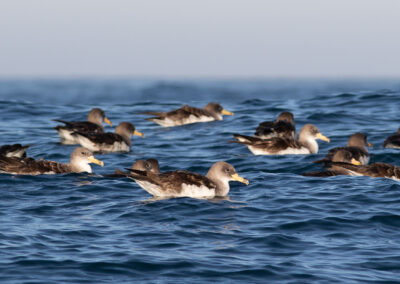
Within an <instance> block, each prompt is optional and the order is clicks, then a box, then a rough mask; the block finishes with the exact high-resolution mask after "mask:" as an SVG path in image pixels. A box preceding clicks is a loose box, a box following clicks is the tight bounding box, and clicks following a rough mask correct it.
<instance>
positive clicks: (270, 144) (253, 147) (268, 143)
mask: <svg viewBox="0 0 400 284" xmlns="http://www.w3.org/2000/svg"><path fill="white" fill-rule="evenodd" d="M233 136H234V137H235V138H236V139H237V140H238V141H232V142H235V143H240V144H244V145H246V146H247V147H248V148H249V150H250V151H251V152H252V153H253V154H254V155H288V154H315V153H318V149H319V147H318V143H317V142H316V141H315V140H316V139H320V140H323V141H326V142H330V140H329V138H327V137H325V136H324V135H322V133H321V132H320V131H319V130H318V128H317V127H316V126H315V125H313V124H306V125H304V126H303V128H302V129H301V130H300V134H299V139H298V140H295V139H292V138H287V137H273V138H270V139H266V140H263V139H261V138H256V137H251V136H245V135H240V134H234V135H233Z"/></svg>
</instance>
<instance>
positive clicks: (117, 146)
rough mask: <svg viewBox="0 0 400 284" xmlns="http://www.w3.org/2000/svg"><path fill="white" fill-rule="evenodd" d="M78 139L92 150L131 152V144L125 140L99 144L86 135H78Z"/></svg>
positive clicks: (83, 145)
mask: <svg viewBox="0 0 400 284" xmlns="http://www.w3.org/2000/svg"><path fill="white" fill-rule="evenodd" d="M76 140H77V141H78V143H79V144H81V145H82V147H85V148H86V149H88V150H90V151H92V152H129V151H130V150H131V149H130V146H129V145H127V144H126V143H125V142H114V143H113V144H111V145H110V144H98V143H94V142H92V141H91V140H90V139H88V138H87V137H85V136H82V135H79V134H78V135H76Z"/></svg>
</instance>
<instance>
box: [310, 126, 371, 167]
mask: <svg viewBox="0 0 400 284" xmlns="http://www.w3.org/2000/svg"><path fill="white" fill-rule="evenodd" d="M367 146H368V147H372V144H371V143H369V142H368V141H367V136H366V135H365V134H362V133H359V132H357V133H355V134H353V135H351V136H350V138H349V141H348V142H347V146H346V147H336V148H333V149H330V150H329V151H328V154H327V155H326V157H325V158H324V159H322V160H318V161H315V162H314V163H320V162H325V161H327V160H328V161H329V160H332V157H333V155H334V154H335V153H336V152H337V151H339V150H342V149H344V150H346V151H348V152H349V153H350V154H351V158H354V159H355V160H357V161H360V162H361V164H362V165H366V164H368V162H369V153H368V150H367Z"/></svg>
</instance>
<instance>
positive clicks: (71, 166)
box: [0, 147, 104, 175]
mask: <svg viewBox="0 0 400 284" xmlns="http://www.w3.org/2000/svg"><path fill="white" fill-rule="evenodd" d="M90 163H94V164H97V165H100V166H102V167H103V166H104V163H103V162H102V161H100V160H97V159H96V158H95V157H94V156H93V154H92V152H90V151H89V150H87V149H85V148H83V147H78V148H76V149H75V150H74V151H73V152H72V154H71V157H70V162H69V163H68V164H62V163H59V162H55V161H48V160H35V159H33V158H16V157H6V156H0V173H8V174H15V175H41V174H64V173H83V172H87V173H91V172H92V168H91V167H90V165H89V164H90Z"/></svg>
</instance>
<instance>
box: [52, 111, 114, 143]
mask: <svg viewBox="0 0 400 284" xmlns="http://www.w3.org/2000/svg"><path fill="white" fill-rule="evenodd" d="M54 121H58V122H61V123H64V124H65V125H57V126H56V127H55V129H56V130H57V132H58V134H59V135H60V136H61V142H62V143H64V144H79V143H78V142H77V141H76V140H75V137H73V136H72V135H71V134H72V133H73V132H80V133H103V132H104V127H103V121H104V122H106V123H107V124H109V125H110V126H112V123H111V121H110V120H109V119H108V118H107V117H106V114H105V112H104V111H103V110H102V109H99V108H93V109H92V110H91V111H90V112H89V114H88V119H87V121H65V120H60V119H54Z"/></svg>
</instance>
